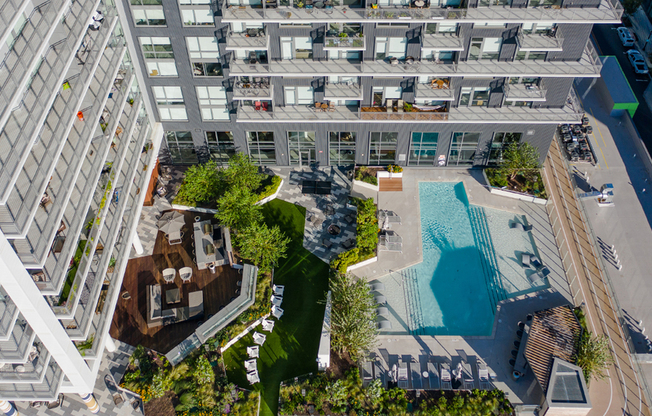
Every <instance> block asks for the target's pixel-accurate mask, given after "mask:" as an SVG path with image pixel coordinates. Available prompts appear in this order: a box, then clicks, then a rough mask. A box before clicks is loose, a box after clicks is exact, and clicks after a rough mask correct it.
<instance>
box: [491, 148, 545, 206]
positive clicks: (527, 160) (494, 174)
mask: <svg viewBox="0 0 652 416" xmlns="http://www.w3.org/2000/svg"><path fill="white" fill-rule="evenodd" d="M500 159H501V161H500V164H499V165H498V167H496V168H489V169H485V171H484V173H485V175H486V176H487V180H488V181H489V185H490V186H492V187H494V188H500V189H504V190H509V191H514V192H520V193H524V194H529V195H532V196H534V197H536V198H541V199H547V194H546V189H545V186H544V184H543V179H542V178H541V164H540V163H539V152H538V150H537V149H536V148H535V147H533V146H532V145H530V144H529V143H516V142H515V143H511V144H509V145H508V146H507V147H506V148H505V149H503V150H501V151H500Z"/></svg>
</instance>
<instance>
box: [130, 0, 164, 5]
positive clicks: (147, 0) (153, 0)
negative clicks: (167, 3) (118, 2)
mask: <svg viewBox="0 0 652 416" xmlns="http://www.w3.org/2000/svg"><path fill="white" fill-rule="evenodd" d="M130 3H131V5H132V6H161V5H162V4H163V2H162V0H131V1H130Z"/></svg>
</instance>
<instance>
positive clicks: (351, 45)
mask: <svg viewBox="0 0 652 416" xmlns="http://www.w3.org/2000/svg"><path fill="white" fill-rule="evenodd" d="M324 49H326V50H349V51H363V50H365V49H366V48H365V37H364V35H363V34H362V33H357V34H355V35H352V36H349V35H347V34H346V33H341V34H339V35H337V36H326V37H325V38H324Z"/></svg>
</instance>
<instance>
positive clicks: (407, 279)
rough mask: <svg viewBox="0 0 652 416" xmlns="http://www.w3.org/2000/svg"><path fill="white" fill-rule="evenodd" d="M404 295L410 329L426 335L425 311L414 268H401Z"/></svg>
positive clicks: (411, 332)
mask: <svg viewBox="0 0 652 416" xmlns="http://www.w3.org/2000/svg"><path fill="white" fill-rule="evenodd" d="M401 280H402V284H403V296H404V298H405V309H406V314H407V320H408V329H409V331H410V334H412V335H424V334H425V330H424V328H423V327H424V322H423V311H422V310H421V298H420V297H419V280H418V278H417V271H416V270H414V269H411V268H410V269H403V270H401Z"/></svg>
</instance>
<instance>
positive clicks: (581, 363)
mask: <svg viewBox="0 0 652 416" xmlns="http://www.w3.org/2000/svg"><path fill="white" fill-rule="evenodd" d="M575 363H576V364H577V366H578V367H580V368H581V369H582V371H583V372H584V379H585V380H586V382H587V384H588V383H589V382H590V381H591V378H595V379H597V380H602V379H604V378H606V376H607V375H606V374H605V373H604V370H605V369H606V368H607V367H608V366H610V365H611V364H613V357H612V356H611V351H610V349H609V338H607V337H606V336H605V335H600V336H595V335H593V334H592V333H590V332H588V331H586V332H585V333H584V335H583V336H582V340H581V341H580V344H579V347H578V349H577V355H576V356H575Z"/></svg>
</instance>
